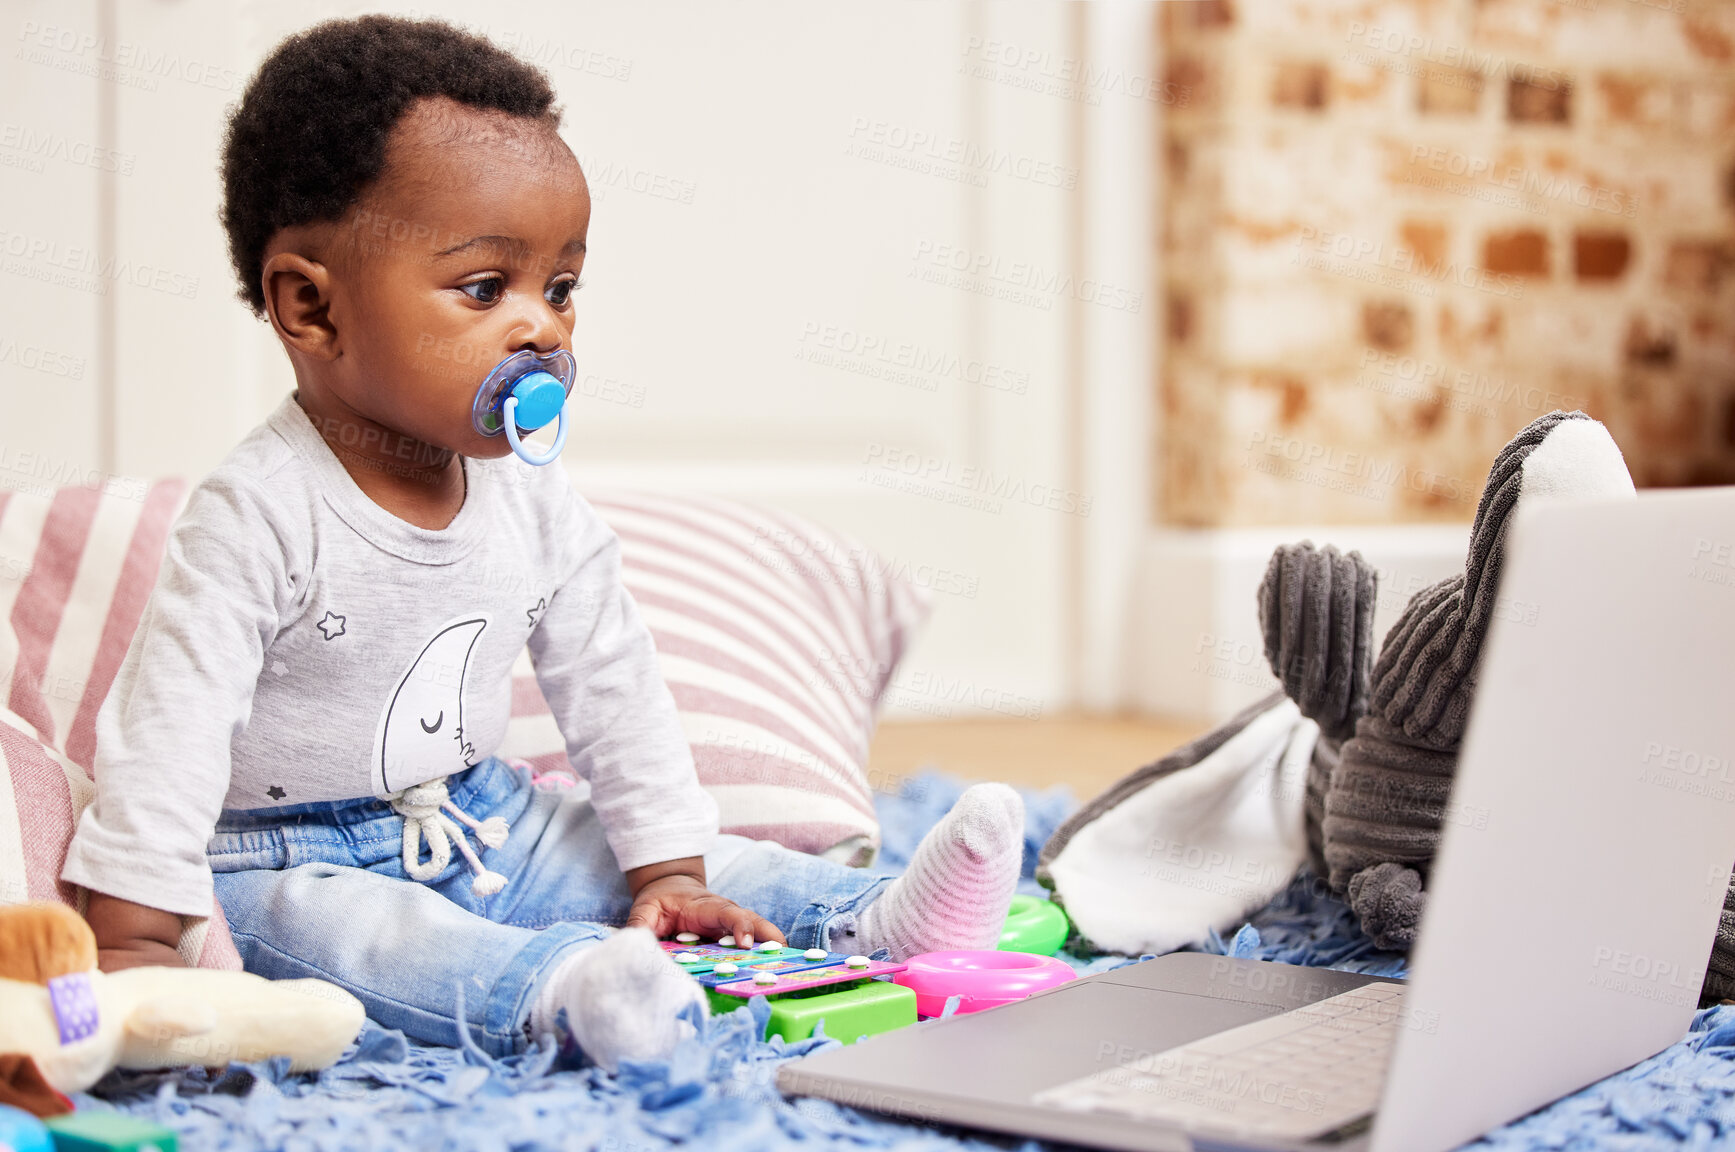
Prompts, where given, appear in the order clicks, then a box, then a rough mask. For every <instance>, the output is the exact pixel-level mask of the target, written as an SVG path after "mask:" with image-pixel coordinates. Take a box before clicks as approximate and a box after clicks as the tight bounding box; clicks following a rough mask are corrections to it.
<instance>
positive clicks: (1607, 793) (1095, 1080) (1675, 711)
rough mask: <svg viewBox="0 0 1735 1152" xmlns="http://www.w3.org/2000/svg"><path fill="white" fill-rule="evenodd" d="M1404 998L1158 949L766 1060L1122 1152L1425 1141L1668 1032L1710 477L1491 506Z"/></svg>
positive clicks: (1710, 724)
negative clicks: (1468, 699)
mask: <svg viewBox="0 0 1735 1152" xmlns="http://www.w3.org/2000/svg"><path fill="white" fill-rule="evenodd" d="M1508 548H1509V552H1508V556H1507V564H1506V568H1505V573H1504V576H1503V578H1502V581H1501V586H1500V597H1501V601H1502V604H1501V605H1500V610H1498V611H1496V613H1495V623H1494V625H1493V629H1492V631H1491V633H1490V636H1489V638H1488V641H1487V648H1486V649H1485V651H1484V652H1483V656H1482V666H1481V675H1480V682H1479V686H1478V688H1477V695H1476V700H1475V704H1474V707H1473V709H1472V714H1471V719H1470V726H1469V731H1468V733H1467V734H1466V737H1465V741H1464V748H1463V753H1462V756H1461V758H1460V761H1459V766H1458V774H1457V778H1456V782H1455V784H1454V786H1453V792H1452V803H1451V806H1450V809H1449V812H1450V814H1451V815H1450V818H1449V819H1448V821H1447V824H1446V830H1445V835H1444V838H1443V842H1442V844H1441V847H1440V851H1439V854H1438V856H1437V857H1436V859H1435V862H1434V865H1433V868H1432V870H1431V875H1430V877H1429V881H1428V890H1429V896H1428V906H1427V913H1426V916H1425V919H1424V921H1423V924H1422V929H1421V934H1420V937H1419V939H1418V941H1417V945H1416V948H1415V950H1414V951H1413V953H1412V955H1411V978H1410V980H1409V981H1407V982H1406V983H1400V982H1396V981H1391V980H1385V979H1379V978H1374V977H1369V976H1365V975H1356V974H1351V973H1345V972H1336V971H1330V970H1326V969H1318V968H1299V967H1294V966H1291V965H1284V964H1273V963H1267V962H1263V961H1251V960H1232V959H1228V958H1226V957H1221V956H1210V955H1205V954H1200V953H1177V954H1174V955H1169V956H1164V957H1160V958H1158V959H1156V960H1150V961H1146V962H1145V963H1142V964H1135V965H1129V966H1127V967H1124V968H1121V969H1117V970H1115V971H1112V972H1105V973H1103V974H1101V975H1098V976H1093V977H1089V978H1087V979H1083V980H1078V981H1075V982H1073V983H1071V984H1066V985H1063V986H1061V987H1059V988H1056V989H1053V990H1051V991H1049V992H1046V993H1042V994H1040V995H1038V996H1034V997H1032V998H1030V999H1028V1000H1024V1001H1021V1002H1019V1003H1016V1004H1009V1005H1006V1006H1003V1007H1001V1008H996V1009H993V1010H991V1011H987V1012H981V1013H975V1014H972V1015H968V1016H957V1017H953V1018H951V1019H948V1020H941V1021H934V1022H931V1023H927V1024H922V1025H918V1026H916V1027H913V1028H905V1029H902V1030H900V1031H897V1032H892V1033H888V1034H886V1035H883V1036H876V1037H872V1038H870V1039H868V1040H864V1041H862V1042H860V1043H858V1044H855V1045H853V1046H850V1047H845V1048H838V1049H833V1050H830V1051H827V1052H822V1053H819V1054H817V1055H815V1056H811V1057H808V1058H806V1059H803V1060H798V1061H793V1062H791V1063H789V1064H787V1065H785V1066H784V1068H783V1069H782V1070H781V1072H780V1074H779V1077H778V1084H779V1087H781V1088H782V1089H783V1091H785V1092H787V1093H789V1094H791V1095H808V1096H820V1097H825V1098H827V1099H830V1100H835V1101H838V1102H840V1103H844V1104H851V1105H855V1106H857V1107H861V1108H866V1109H871V1110H874V1111H879V1112H888V1113H893V1114H896V1115H899V1116H904V1117H910V1118H914V1119H917V1120H922V1121H926V1122H931V1123H937V1124H958V1125H966V1126H974V1127H981V1128H988V1129H994V1130H997V1131H1001V1132H1009V1133H1015V1134H1018V1135H1024V1136H1034V1137H1041V1138H1046V1139H1053V1140H1061V1141H1066V1142H1069V1143H1075V1144H1086V1145H1094V1146H1098V1147H1103V1148H1124V1149H1170V1148H1172V1149H1187V1148H1192V1147H1218V1148H1222V1147H1235V1148H1270V1149H1298V1148H1334V1149H1362V1148H1371V1149H1373V1152H1435V1150H1439V1149H1446V1148H1452V1147H1455V1146H1456V1145H1458V1144H1460V1143H1462V1142H1464V1141H1465V1140H1468V1139H1471V1138H1473V1137H1475V1136H1477V1135H1480V1134H1481V1133H1483V1132H1486V1131H1487V1130H1489V1129H1491V1128H1494V1127H1497V1126H1499V1125H1501V1124H1503V1123H1505V1122H1507V1121H1509V1120H1512V1119H1514V1118H1516V1117H1518V1116H1521V1115H1523V1114H1524V1113H1526V1112H1529V1111H1532V1110H1534V1109H1536V1108H1538V1107H1541V1106H1542V1105H1545V1104H1547V1103H1549V1102H1550V1101H1553V1100H1555V1099H1557V1098H1559V1097H1560V1096H1563V1095H1565V1094H1567V1093H1569V1092H1572V1091H1574V1090H1576V1089H1578V1088H1581V1087H1583V1086H1585V1085H1586V1084H1590V1083H1592V1082H1594V1081H1596V1080H1599V1079H1601V1078H1603V1077H1605V1076H1607V1075H1609V1074H1610V1073H1613V1072H1616V1071H1618V1070H1620V1069H1622V1068H1626V1067H1628V1066H1630V1065H1632V1064H1634V1063H1637V1062H1638V1061H1640V1060H1643V1059H1645V1058H1646V1057H1648V1056H1651V1055H1653V1054H1655V1053H1657V1052H1659V1051H1661V1050H1662V1049H1663V1048H1666V1047H1667V1046H1669V1045H1670V1044H1672V1043H1674V1042H1675V1041H1677V1040H1679V1039H1680V1038H1681V1037H1682V1036H1683V1035H1684V1034H1685V1032H1686V1029H1687V1025H1688V1023H1689V1021H1690V1019H1691V1016H1692V1014H1693V1010H1694V1007H1695V1005H1696V1003H1697V999H1698V993H1699V986H1700V982H1701V980H1702V979H1703V977H1704V973H1705V968H1706V965H1707V962H1708V960H1709V958H1710V952H1711V943H1712V939H1713V936H1714V934H1715V932H1716V925H1717V917H1718V912H1719V909H1720V908H1721V907H1722V902H1723V895H1724V890H1725V888H1726V886H1727V884H1728V880H1729V874H1730V870H1731V867H1732V865H1735V674H1732V665H1731V655H1730V654H1731V653H1735V489H1731V488H1724V489H1706V490H1699V491H1687V492H1667V493H1645V494H1641V495H1640V496H1639V498H1638V499H1636V500H1625V501H1619V502H1608V503H1603V502H1597V503H1585V504H1562V505H1553V506H1546V505H1545V506H1542V507H1538V508H1527V509H1522V510H1521V511H1520V515H1519V517H1518V519H1517V520H1516V521H1515V522H1514V523H1513V525H1512V528H1511V530H1510V535H1509V537H1508Z"/></svg>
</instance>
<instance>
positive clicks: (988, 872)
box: [830, 784, 1024, 960]
mask: <svg viewBox="0 0 1735 1152" xmlns="http://www.w3.org/2000/svg"><path fill="white" fill-rule="evenodd" d="M1023 859H1024V800H1023V798H1022V797H1021V796H1019V795H1018V793H1017V792H1016V791H1014V790H1013V789H1011V788H1009V787H1007V786H1006V785H1005V784H975V785H972V786H971V787H970V788H969V789H967V790H966V791H965V792H964V794H963V795H962V796H960V797H958V802H957V803H956V804H954V805H952V810H951V811H950V812H948V813H946V815H945V816H944V817H942V818H941V820H940V822H939V823H938V824H936V825H934V827H933V828H931V829H929V831H928V834H927V835H926V836H924V837H922V842H921V843H920V844H918V845H917V846H916V854H915V856H914V857H913V858H912V859H911V860H910V866H909V868H908V869H907V870H906V871H905V872H904V874H903V875H902V876H900V877H898V879H897V880H896V881H895V882H894V883H893V884H892V885H891V887H889V888H887V889H886V891H885V892H884V893H883V894H882V895H881V896H880V897H879V898H878V899H877V900H875V901H874V902H873V903H872V904H870V905H868V907H867V910H866V911H865V912H863V913H862V914H861V916H860V918H859V919H858V920H857V923H856V928H855V932H854V934H853V935H848V934H845V935H842V936H840V937H838V938H836V939H833V940H832V941H831V942H830V943H831V947H832V949H833V950H834V951H838V952H843V951H850V952H872V951H873V950H874V949H876V948H888V949H890V950H891V954H892V959H893V960H907V959H909V958H910V957H911V956H915V955H918V954H919V953H922V952H939V951H944V950H948V949H953V948H992V947H994V946H995V945H996V944H997V943H999V941H1000V932H1001V930H1002V928H1003V927H1004V926H1005V923H1006V911H1007V909H1008V908H1009V907H1010V906H1011V904H1012V893H1013V890H1014V889H1015V888H1016V887H1017V885H1018V873H1019V869H1020V867H1021V865H1022V864H1023Z"/></svg>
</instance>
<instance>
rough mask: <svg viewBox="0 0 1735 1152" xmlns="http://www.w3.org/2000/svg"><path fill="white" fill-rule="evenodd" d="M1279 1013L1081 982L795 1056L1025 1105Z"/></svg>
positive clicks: (904, 1083) (827, 1070)
mask: <svg viewBox="0 0 1735 1152" xmlns="http://www.w3.org/2000/svg"><path fill="white" fill-rule="evenodd" d="M1279 1011H1281V1009H1279V1008H1277V1007H1274V1006H1271V1005H1266V1004H1252V1003H1245V1002H1236V1001H1226V1000H1222V999H1218V998H1215V997H1210V996H1195V995H1188V994H1186V993H1177V992H1169V991H1160V990H1156V989H1149V988H1137V987H1129V986H1127V985H1124V984H1120V985H1117V984H1108V983H1099V982H1097V981H1084V982H1081V983H1079V984H1075V985H1071V986H1068V987H1066V988H1063V989H1061V990H1059V991H1056V992H1052V993H1049V994H1048V995H1046V996H1038V997H1036V998H1034V999H1030V1000H1023V1001H1020V1002H1018V1003H1016V1004H1007V1005H1005V1006H1003V1007H1000V1008H995V1009H992V1010H991V1011H988V1012H982V1013H975V1014H971V1015H967V1016H955V1017H952V1018H951V1019H949V1020H936V1021H932V1022H930V1023H927V1024H922V1025H918V1026H917V1027H914V1028H906V1029H902V1030H900V1031H897V1032H892V1033H888V1034H886V1035H883V1036H876V1037H873V1038H871V1039H869V1040H865V1041H862V1042H861V1043H859V1044H856V1045H853V1046H851V1047H849V1048H843V1049H838V1050H834V1051H831V1052H825V1053H821V1054H819V1055H817V1056H812V1057H809V1058H808V1059H807V1060H805V1061H802V1062H801V1063H802V1064H803V1065H806V1066H807V1070H810V1071H811V1072H813V1073H815V1074H818V1075H822V1076H828V1077H836V1078H838V1079H840V1080H844V1081H862V1080H865V1081H868V1082H871V1083H874V1084H876V1085H879V1086H881V1087H883V1088H887V1089H894V1090H895V1089H897V1088H900V1087H901V1088H904V1089H907V1090H910V1091H920V1092H928V1093H937V1094H941V1095H948V1096H964V1097H969V1098H972V1099H978V1100H995V1101H1002V1102H1004V1103H1007V1104H1017V1105H1028V1104H1029V1103H1030V1098H1031V1096H1032V1095H1034V1094H1035V1093H1037V1092H1039V1091H1041V1090H1042V1089H1044V1088H1049V1087H1052V1086H1054V1085H1056V1084H1061V1083H1064V1082H1065V1081H1068V1080H1073V1079H1076V1078H1078V1077H1080V1076H1086V1075H1089V1074H1090V1073H1092V1072H1096V1071H1101V1070H1103V1069H1108V1068H1113V1067H1116V1066H1118V1065H1120V1064H1123V1063H1125V1062H1127V1061H1129V1060H1134V1059H1137V1058H1138V1057H1139V1056H1140V1055H1145V1056H1151V1055H1154V1054H1156V1053H1158V1052H1162V1051H1165V1050H1166V1049H1169V1048H1173V1047H1175V1046H1176V1045H1178V1044H1185V1043H1187V1042H1188V1041H1190V1040H1197V1039H1200V1038H1201V1037H1204V1036H1209V1035H1211V1034H1212V1033H1214V1032H1220V1031H1222V1030H1223V1029H1225V1028H1233V1027H1235V1026H1236V1025H1239V1024H1246V1023H1248V1022H1250V1021H1253V1020H1259V1019H1263V1018H1264V1017H1267V1016H1271V1015H1274V1014H1276V1013H1277V1012H1279ZM828 1095H829V1093H828Z"/></svg>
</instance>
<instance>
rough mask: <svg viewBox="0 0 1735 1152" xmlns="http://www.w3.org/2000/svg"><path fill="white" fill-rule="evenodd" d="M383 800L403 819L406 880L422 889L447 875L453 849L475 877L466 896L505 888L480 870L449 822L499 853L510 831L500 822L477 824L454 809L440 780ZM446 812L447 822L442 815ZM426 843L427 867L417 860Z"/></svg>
mask: <svg viewBox="0 0 1735 1152" xmlns="http://www.w3.org/2000/svg"><path fill="white" fill-rule="evenodd" d="M385 799H386V800H389V801H390V802H391V805H392V811H393V812H396V813H397V814H398V815H399V816H402V817H403V818H404V872H405V873H407V874H408V875H409V877H410V879H412V880H420V881H422V882H423V883H426V882H427V881H429V880H432V879H433V878H434V877H436V876H438V875H439V874H440V873H441V872H443V871H445V868H446V865H447V864H449V863H450V862H451V860H452V845H453V844H457V846H458V851H459V852H461V853H463V855H464V859H465V860H468V861H469V862H470V869H471V871H473V872H475V873H476V878H475V879H474V880H472V881H471V882H470V891H472V892H474V893H475V894H476V895H478V896H492V895H494V893H496V892H498V891H500V889H502V888H504V887H506V877H504V876H502V875H500V873H498V872H490V871H489V870H488V869H486V868H484V867H483V866H482V861H481V859H480V858H479V857H478V856H477V855H476V853H475V851H474V850H473V849H472V848H471V847H470V842H469V840H467V839H465V837H464V830H463V829H462V828H459V827H458V825H457V824H454V823H453V822H452V819H453V818H454V817H455V818H456V819H457V820H458V822H459V823H461V824H463V825H464V826H465V827H467V828H469V829H471V830H472V831H474V832H475V833H476V839H477V840H478V841H480V842H481V843H482V844H484V845H486V846H487V847H489V848H498V847H500V846H501V845H502V844H504V843H506V835H507V832H508V831H509V827H508V825H507V823H506V821H505V819H504V818H502V817H499V816H490V817H488V819H486V820H482V821H477V820H476V819H475V818H474V817H473V816H470V815H469V814H468V813H466V812H464V811H463V810H462V809H460V808H459V807H458V806H457V805H456V804H454V803H452V798H451V793H450V792H448V791H447V789H446V777H444V776H442V777H440V778H439V779H437V780H429V781H427V782H426V783H422V784H416V785H412V786H411V787H409V788H405V789H403V790H402V791H400V792H388V793H386V795H385ZM448 812H450V813H451V816H447V815H446V813H448ZM424 839H425V840H427V842H428V859H427V861H426V862H423V860H422V859H421V856H422V841H423V840H424Z"/></svg>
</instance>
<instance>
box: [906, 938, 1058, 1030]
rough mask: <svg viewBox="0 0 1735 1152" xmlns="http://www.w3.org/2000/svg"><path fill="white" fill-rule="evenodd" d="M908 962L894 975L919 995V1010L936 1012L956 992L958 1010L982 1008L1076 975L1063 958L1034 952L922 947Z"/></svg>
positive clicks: (1028, 994) (929, 1012) (930, 1013)
mask: <svg viewBox="0 0 1735 1152" xmlns="http://www.w3.org/2000/svg"><path fill="white" fill-rule="evenodd" d="M905 963H906V964H908V965H909V967H907V968H905V969H904V970H903V971H902V972H899V973H898V974H897V975H896V976H893V977H892V980H893V981H895V982H896V983H899V984H902V985H903V986H904V987H906V988H908V989H910V990H911V991H913V992H915V994H916V1011H917V1012H919V1013H921V1014H922V1015H923V1016H938V1015H940V1013H942V1012H944V1011H945V1010H946V1001H947V999H948V998H950V997H953V996H957V997H960V999H959V1001H958V1012H959V1013H960V1014H962V1013H965V1012H980V1011H982V1009H984V1008H993V1007H996V1006H998V1005H1001V1004H1010V1003H1012V1001H1014V1000H1022V999H1024V998H1025V997H1026V996H1030V995H1033V994H1034V993H1037V992H1041V991H1043V990H1044V989H1047V988H1053V987H1055V986H1056V985H1059V984H1065V983H1066V982H1067V981H1068V980H1074V979H1077V977H1078V973H1077V972H1074V971H1073V970H1072V967H1071V965H1069V964H1067V962H1066V961H1064V960H1058V959H1056V958H1054V957H1053V956H1037V955H1034V954H1033V953H1030V952H1001V951H999V950H998V949H976V950H972V949H963V950H958V951H952V952H924V953H922V954H921V955H920V956H912V957H910V958H909V959H908V960H906V961H905Z"/></svg>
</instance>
